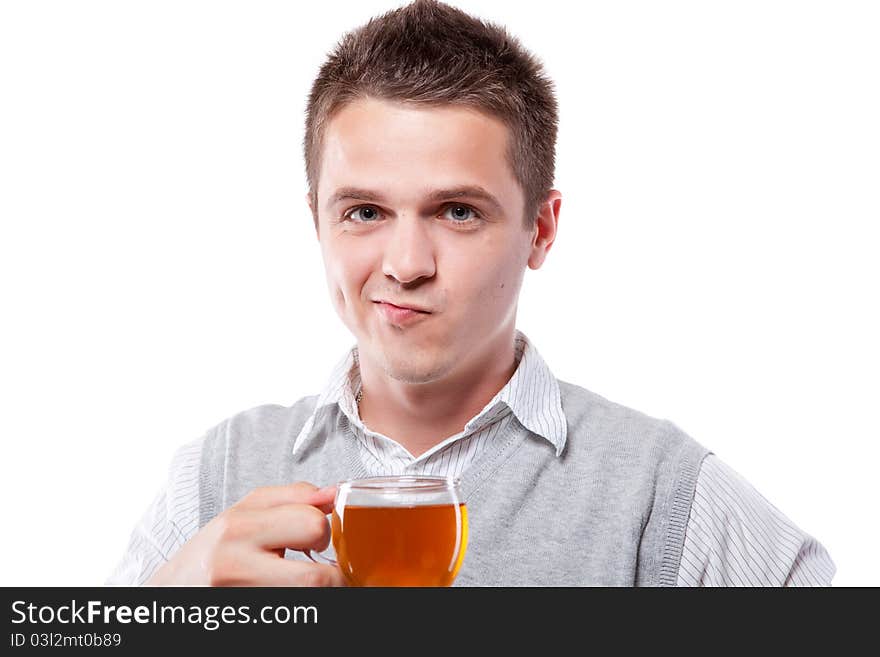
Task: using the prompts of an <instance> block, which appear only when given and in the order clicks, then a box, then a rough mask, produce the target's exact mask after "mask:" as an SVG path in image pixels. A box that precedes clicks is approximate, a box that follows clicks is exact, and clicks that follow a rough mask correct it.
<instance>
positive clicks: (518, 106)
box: [303, 0, 558, 228]
mask: <svg viewBox="0 0 880 657" xmlns="http://www.w3.org/2000/svg"><path fill="white" fill-rule="evenodd" d="M365 96H369V97H374V98H379V99H383V100H392V101H400V102H407V103H416V104H424V105H428V106H430V105H435V106H436V105H464V106H468V107H471V108H474V109H477V110H481V111H483V112H485V113H487V114H489V115H491V116H494V117H496V118H498V119H500V120H501V121H502V122H503V123H504V124H505V125H506V126H507V127H508V130H509V134H510V136H511V139H510V140H509V142H508V154H507V155H508V161H509V162H510V165H511V169H512V171H513V174H514V177H515V178H516V180H517V182H518V183H519V184H520V187H522V190H523V193H524V196H525V207H524V208H523V211H524V216H525V224H526V228H531V227H532V226H533V225H534V222H535V219H536V216H537V212H538V207H539V205H540V203H541V202H542V201H543V200H544V198H545V197H546V194H547V192H548V191H550V189H552V187H553V173H554V167H555V159H556V158H555V150H556V132H557V126H558V113H557V105H556V98H555V95H554V91H553V82H552V81H551V80H550V79H549V78H548V77H547V76H546V75H545V74H544V70H543V66H542V64H541V63H540V61H538V60H537V59H536V58H535V57H534V55H532V54H531V53H529V52H528V51H527V50H526V49H525V48H523V46H522V45H521V44H520V42H519V41H518V40H517V39H516V38H515V37H513V36H511V35H510V34H508V32H507V31H506V30H505V29H504V28H503V27H501V26H499V25H495V24H493V23H487V22H485V21H482V20H479V19H477V18H474V17H473V16H469V15H468V14H466V13H464V12H463V11H461V10H460V9H456V8H455V7H450V6H449V5H446V4H443V3H441V2H436V0H415V2H413V3H411V4H409V5H407V6H405V7H401V8H399V9H395V10H393V11H389V12H388V13H386V14H383V15H382V16H379V17H378V18H373V19H371V20H370V21H369V22H368V23H366V24H365V25H363V26H361V27H359V28H357V29H355V30H353V31H352V32H349V33H348V34H346V35H345V36H344V37H343V38H342V39H341V40H340V41H339V43H338V44H337V45H336V47H335V49H334V50H333V51H332V52H331V53H330V55H329V56H328V58H327V60H326V61H325V62H324V64H323V65H322V66H321V68H320V70H319V72H318V76H317V78H316V79H315V81H314V84H313V85H312V90H311V93H310V95H309V102H308V108H307V111H306V115H307V116H306V134H305V140H304V143H303V149H304V151H305V161H306V177H307V179H308V184H309V194H310V198H311V201H312V209H313V213H314V219H315V225H316V226H317V221H318V214H317V213H318V174H319V172H320V161H321V146H322V142H323V134H324V129H325V127H326V125H327V123H328V122H329V121H330V119H331V118H332V117H333V116H334V115H335V113H336V112H338V111H339V110H341V109H342V108H343V107H344V106H346V105H347V104H348V103H350V102H352V101H353V100H355V99H357V98H360V97H365Z"/></svg>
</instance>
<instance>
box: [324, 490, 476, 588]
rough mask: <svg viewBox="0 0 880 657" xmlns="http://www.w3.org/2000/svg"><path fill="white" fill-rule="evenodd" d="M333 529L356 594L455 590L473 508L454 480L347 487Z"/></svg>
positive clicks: (337, 505) (338, 503)
mask: <svg viewBox="0 0 880 657" xmlns="http://www.w3.org/2000/svg"><path fill="white" fill-rule="evenodd" d="M330 525H331V529H332V536H333V547H334V549H335V551H336V563H337V564H338V565H339V568H340V569H341V570H342V573H343V575H344V576H345V578H346V581H347V582H348V583H349V585H350V586H450V585H451V584H452V582H453V581H454V580H455V576H456V575H457V574H458V571H459V569H460V568H461V564H462V561H463V560H464V555H465V551H466V549H467V538H468V523H467V507H466V506H465V504H464V503H463V502H462V501H461V494H460V491H459V489H458V481H457V480H455V479H451V478H444V477H427V476H419V475H402V476H392V477H371V478H367V479H359V480H350V481H344V482H341V483H340V484H339V485H338V487H337V492H336V500H335V502H334V508H333V515H332V517H331V521H330Z"/></svg>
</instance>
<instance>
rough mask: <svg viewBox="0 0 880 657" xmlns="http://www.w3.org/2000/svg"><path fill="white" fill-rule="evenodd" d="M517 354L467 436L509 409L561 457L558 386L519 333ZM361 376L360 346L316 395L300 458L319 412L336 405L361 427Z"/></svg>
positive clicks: (563, 426) (299, 441)
mask: <svg viewBox="0 0 880 657" xmlns="http://www.w3.org/2000/svg"><path fill="white" fill-rule="evenodd" d="M516 355H517V358H518V360H519V364H518V365H517V368H516V371H515V372H514V373H513V376H512V377H511V378H510V380H509V381H508V382H507V384H506V385H505V386H504V387H503V388H502V389H501V390H499V391H498V393H497V394H496V395H495V396H494V397H493V398H492V400H491V401H490V402H489V403H488V404H486V405H485V406H484V407H483V410H481V411H480V412H479V413H478V414H477V415H476V416H474V417H473V418H472V419H471V420H470V421H469V422H468V423H467V424H466V425H465V432H466V433H472V432H473V431H477V430H478V429H479V428H480V427H481V426H483V425H485V424H486V423H487V422H489V421H490V420H491V419H492V418H493V417H494V416H496V415H498V414H499V413H500V412H501V411H503V409H504V406H505V405H506V406H507V407H508V408H510V410H511V411H512V412H513V414H514V415H515V416H516V419H517V420H518V421H519V422H520V424H522V425H523V426H524V427H525V428H526V429H528V430H529V431H531V432H532V433H534V434H536V435H537V436H540V437H541V438H544V439H545V440H547V441H548V442H549V443H550V444H551V445H553V447H554V448H555V449H556V456H559V455H560V454H562V450H563V448H564V447H565V440H566V435H567V433H568V427H567V422H566V419H565V413H564V411H563V409H562V397H561V394H560V391H559V383H558V381H557V379H556V377H555V376H553V373H552V372H551V371H550V368H549V367H548V366H547V364H546V363H545V362H544V359H543V358H541V355H540V354H539V353H538V350H537V349H536V348H535V347H534V345H533V344H532V343H531V342H530V341H529V339H528V338H527V337H526V335H525V334H524V333H522V332H521V331H517V332H516ZM360 385H361V377H360V367H359V363H358V351H357V346H354V347H352V348H351V349H350V350H349V351H348V353H347V354H346V355H345V356H344V357H343V358H341V359H340V360H339V361H338V362H337V364H336V366H335V367H334V368H333V370H332V373H331V374H330V376H329V378H328V379H327V383H326V384H325V386H324V388H323V389H322V391H321V393H320V394H319V395H318V400H317V402H316V404H315V409H314V411H313V412H312V414H311V415H310V416H309V418H308V419H307V420H306V423H305V424H304V425H303V428H302V429H301V430H300V432H299V435H298V436H297V437H296V440H295V441H294V443H293V453H294V454H296V453H297V452H298V451H299V450H300V449H302V447H303V445H304V444H306V443H308V442H309V441H310V440H311V439H312V438H313V436H314V435H315V433H316V432H315V431H314V429H315V427H316V425H317V418H318V417H319V416H320V415H321V413H323V412H325V411H327V410H332V407H334V406H337V407H338V408H339V410H340V411H341V412H343V413H344V414H345V415H346V416H347V417H348V419H349V420H350V421H352V422H356V423H357V424H360V418H359V416H358V414H357V404H356V402H355V395H356V394H357V391H358V390H359V389H360Z"/></svg>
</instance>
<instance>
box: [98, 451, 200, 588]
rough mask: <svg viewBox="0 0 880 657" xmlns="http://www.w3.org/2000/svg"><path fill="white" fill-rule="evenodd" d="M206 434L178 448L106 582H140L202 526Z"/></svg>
mask: <svg viewBox="0 0 880 657" xmlns="http://www.w3.org/2000/svg"><path fill="white" fill-rule="evenodd" d="M204 439H205V438H204V436H203V437H201V438H199V439H197V440H194V441H192V442H190V443H187V444H186V445H184V446H183V447H181V448H179V449H178V450H177V452H175V454H174V457H173V458H172V459H171V464H170V466H169V468H168V479H167V481H166V483H165V485H164V486H163V487H162V489H161V490H160V491H159V493H158V494H157V495H156V497H155V498H154V499H153V502H152V503H151V504H150V506H149V507H148V508H147V510H146V512H145V513H144V514H143V516H142V517H141V519H140V521H139V522H138V523H137V525H136V526H135V528H134V530H133V531H132V533H131V537H130V538H129V541H128V547H127V548H126V550H125V553H124V554H123V556H122V559H121V560H120V561H119V563H118V564H117V565H116V568H115V569H114V570H113V572H112V573H111V574H110V576H109V577H108V578H107V580H106V581H105V584H107V585H126V586H140V585H142V584H143V583H144V582H146V581H147V580H148V579H149V578H150V576H152V574H153V573H154V572H155V571H156V570H157V569H158V568H159V566H161V565H162V564H163V563H165V562H166V561H168V559H169V558H171V556H172V555H173V554H174V553H175V552H176V551H177V550H178V549H179V548H180V547H181V546H182V545H183V544H184V543H186V542H187V541H188V540H189V539H190V538H192V537H193V536H194V535H195V534H196V532H198V529H199V465H200V462H201V452H202V443H203V442H204Z"/></svg>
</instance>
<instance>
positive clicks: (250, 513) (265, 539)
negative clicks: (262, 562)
mask: <svg viewBox="0 0 880 657" xmlns="http://www.w3.org/2000/svg"><path fill="white" fill-rule="evenodd" d="M235 523H236V525H235V527H234V528H233V531H234V532H235V534H236V536H238V537H241V538H244V539H245V540H246V541H247V542H248V543H252V544H254V545H257V546H259V547H260V548H263V549H265V550H277V549H279V548H291V549H294V550H301V549H303V548H309V549H312V550H318V551H321V550H325V549H327V546H328V545H330V523H329V522H328V521H327V516H326V515H325V514H324V512H323V511H321V510H320V509H318V508H316V507H314V506H310V505H306V504H283V505H279V506H273V507H270V508H268V509H253V510H244V511H240V512H239V513H238V515H237V516H236V518H235Z"/></svg>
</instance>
